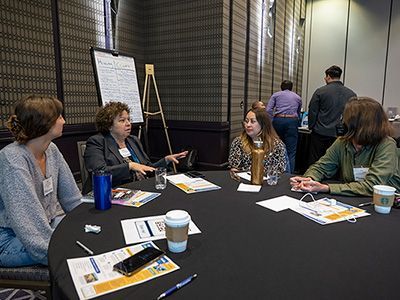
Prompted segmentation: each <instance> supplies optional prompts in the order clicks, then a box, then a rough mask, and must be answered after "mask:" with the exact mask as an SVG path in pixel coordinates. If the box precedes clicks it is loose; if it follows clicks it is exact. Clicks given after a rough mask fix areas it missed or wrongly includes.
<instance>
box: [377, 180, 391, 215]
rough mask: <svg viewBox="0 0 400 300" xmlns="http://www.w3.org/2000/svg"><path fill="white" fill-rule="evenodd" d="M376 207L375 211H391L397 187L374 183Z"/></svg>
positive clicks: (382, 212)
mask: <svg viewBox="0 0 400 300" xmlns="http://www.w3.org/2000/svg"><path fill="white" fill-rule="evenodd" d="M373 188H374V196H373V199H374V200H373V202H374V208H375V211H376V212H378V213H381V214H388V213H390V209H391V207H392V206H393V201H394V192H395V191H396V189H395V188H394V187H391V186H387V185H374V186H373Z"/></svg>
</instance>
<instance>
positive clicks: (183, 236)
mask: <svg viewBox="0 0 400 300" xmlns="http://www.w3.org/2000/svg"><path fill="white" fill-rule="evenodd" d="M164 222H165V235H166V237H167V243H168V249H169V251H171V252H174V253H180V252H183V251H185V250H186V247H187V240H188V232H189V223H190V215H189V213H188V212H187V211H184V210H171V211H169V212H167V214H166V215H165V218H164Z"/></svg>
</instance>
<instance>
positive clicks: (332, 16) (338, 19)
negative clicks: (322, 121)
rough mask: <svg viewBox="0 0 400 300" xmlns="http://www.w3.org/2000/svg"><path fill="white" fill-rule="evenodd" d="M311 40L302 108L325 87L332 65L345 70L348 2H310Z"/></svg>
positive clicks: (309, 41) (308, 16)
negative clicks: (327, 74) (319, 89)
mask: <svg viewBox="0 0 400 300" xmlns="http://www.w3.org/2000/svg"><path fill="white" fill-rule="evenodd" d="M307 3H308V4H307V5H308V11H307V16H306V18H307V19H308V20H307V26H309V28H307V29H306V31H307V33H308V34H309V37H308V38H307V39H306V47H308V50H307V51H305V57H306V65H307V69H305V70H304V73H303V76H304V77H303V93H302V96H303V107H308V102H309V100H310V99H311V96H312V94H313V93H314V91H315V89H317V88H318V87H320V86H322V85H324V84H325V82H324V80H323V78H324V76H325V74H324V71H325V70H326V69H327V68H328V67H329V66H331V65H334V64H335V65H338V66H340V67H341V68H342V69H344V62H345V48H346V28H347V8H348V0H336V1H330V0H312V1H308V2H307Z"/></svg>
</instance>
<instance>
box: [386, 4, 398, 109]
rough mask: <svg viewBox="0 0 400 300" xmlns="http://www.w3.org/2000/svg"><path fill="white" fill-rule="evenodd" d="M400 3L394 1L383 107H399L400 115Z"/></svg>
mask: <svg viewBox="0 0 400 300" xmlns="http://www.w3.org/2000/svg"><path fill="white" fill-rule="evenodd" d="M399 54H400V1H393V7H392V17H391V28H390V39H389V49H388V61H387V72H386V85H385V94H384V99H383V106H384V107H385V108H387V107H397V113H398V114H400V96H399V87H398V84H399V78H400V55H399Z"/></svg>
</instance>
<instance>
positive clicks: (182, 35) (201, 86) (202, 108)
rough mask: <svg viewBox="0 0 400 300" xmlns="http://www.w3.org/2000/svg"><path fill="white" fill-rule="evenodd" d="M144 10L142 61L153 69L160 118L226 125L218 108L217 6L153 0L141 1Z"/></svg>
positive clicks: (219, 25)
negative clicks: (144, 31) (162, 114)
mask: <svg viewBox="0 0 400 300" xmlns="http://www.w3.org/2000/svg"><path fill="white" fill-rule="evenodd" d="M145 10H146V14H147V20H148V23H147V25H146V37H147V39H146V44H145V47H146V50H145V59H146V61H147V62H149V63H153V64H154V70H155V78H156V82H157V86H158V89H159V92H160V98H161V102H162V105H163V109H164V113H165V116H166V119H167V120H191V121H205V122H221V121H226V120H227V114H226V113H223V110H222V105H221V103H222V102H221V98H222V89H221V86H222V61H223V52H222V43H223V40H222V28H223V18H222V15H223V1H222V0H220V1H216V0H208V1H205V0H197V1H177V0H175V1H171V0H169V1H167V0H163V1H160V0H157V1H155V0H153V1H146V2H145ZM152 103H155V99H153V102H152ZM224 111H226V110H225V109H224Z"/></svg>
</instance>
